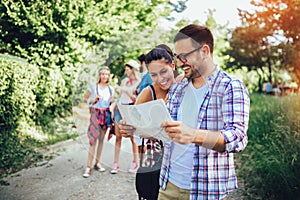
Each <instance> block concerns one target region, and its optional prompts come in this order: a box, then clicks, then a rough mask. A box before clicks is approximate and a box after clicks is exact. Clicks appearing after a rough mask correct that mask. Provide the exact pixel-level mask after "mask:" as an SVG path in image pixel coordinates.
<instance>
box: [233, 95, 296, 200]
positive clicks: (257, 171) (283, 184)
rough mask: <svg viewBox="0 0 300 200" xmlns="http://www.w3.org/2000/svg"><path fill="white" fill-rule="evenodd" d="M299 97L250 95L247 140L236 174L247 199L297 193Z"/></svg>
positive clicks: (292, 197) (280, 196) (289, 195)
mask: <svg viewBox="0 0 300 200" xmlns="http://www.w3.org/2000/svg"><path fill="white" fill-rule="evenodd" d="M299 133H300V97H299V96H284V97H274V96H266V95H260V94H252V95H251V109H250V123H249V129H248V137H249V143H248V146H247V147H246V149H245V151H244V152H242V153H241V154H238V155H237V156H238V157H239V160H241V162H242V163H241V164H240V166H239V170H238V172H239V173H238V175H239V176H240V177H241V178H242V179H244V181H245V186H246V192H247V195H248V196H249V199H296V198H298V197H299V196H300V170H299V168H300V137H299Z"/></svg>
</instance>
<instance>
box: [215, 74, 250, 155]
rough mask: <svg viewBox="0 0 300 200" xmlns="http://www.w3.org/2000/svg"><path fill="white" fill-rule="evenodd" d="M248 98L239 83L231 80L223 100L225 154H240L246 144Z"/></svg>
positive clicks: (246, 92)
mask: <svg viewBox="0 0 300 200" xmlns="http://www.w3.org/2000/svg"><path fill="white" fill-rule="evenodd" d="M249 109H250V98H249V93H248V91H247V89H246V87H245V86H244V84H243V83H242V82H241V81H238V80H233V81H231V82H230V84H229V85H228V87H227V88H226V92H225V96H224V99H223V107H222V110H223V119H224V122H225V124H224V129H223V130H221V132H222V133H223V135H224V139H225V151H226V152H240V151H243V150H244V149H245V147H246V146H247V143H248V136H247V134H246V133H247V129H248V122H249Z"/></svg>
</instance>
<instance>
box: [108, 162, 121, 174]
mask: <svg viewBox="0 0 300 200" xmlns="http://www.w3.org/2000/svg"><path fill="white" fill-rule="evenodd" d="M119 170H120V167H119V166H118V164H117V163H114V165H113V167H112V170H111V171H110V173H111V174H117V173H118V171H119Z"/></svg>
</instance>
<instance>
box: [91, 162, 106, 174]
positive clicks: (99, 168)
mask: <svg viewBox="0 0 300 200" xmlns="http://www.w3.org/2000/svg"><path fill="white" fill-rule="evenodd" d="M94 168H95V169H96V170H97V171H99V172H105V170H106V169H105V168H104V167H102V166H101V164H100V163H97V164H96V165H95V166H94Z"/></svg>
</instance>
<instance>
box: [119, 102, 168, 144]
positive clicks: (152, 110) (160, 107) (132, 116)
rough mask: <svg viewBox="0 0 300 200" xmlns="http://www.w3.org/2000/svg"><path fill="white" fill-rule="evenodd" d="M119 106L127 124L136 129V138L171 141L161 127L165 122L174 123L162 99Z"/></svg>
mask: <svg viewBox="0 0 300 200" xmlns="http://www.w3.org/2000/svg"><path fill="white" fill-rule="evenodd" d="M117 105H118V108H119V111H120V113H121V116H122V118H123V119H124V120H125V121H126V124H128V125H131V126H134V127H135V128H136V131H135V133H134V134H135V135H136V136H139V137H153V138H156V139H158V140H162V141H163V142H167V141H170V140H171V139H170V137H169V136H168V134H167V132H165V130H164V128H161V127H160V125H161V124H162V123H163V122H166V121H172V118H171V116H170V114H169V112H168V110H167V108H166V105H165V102H164V101H163V100H162V99H157V100H154V101H149V102H146V103H143V104H139V105H122V104H119V103H118V104H117Z"/></svg>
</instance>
